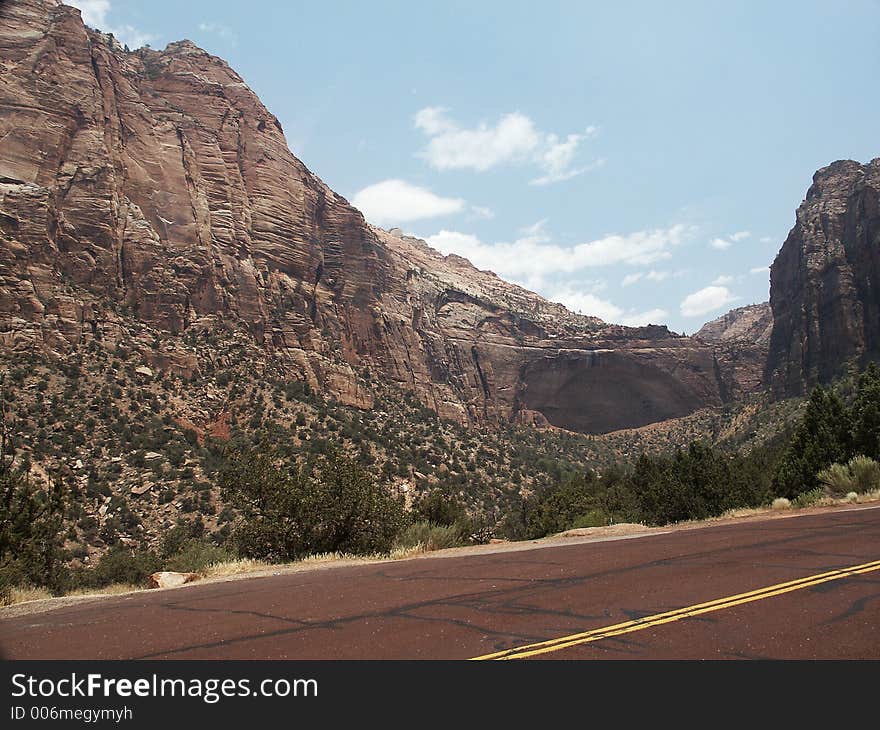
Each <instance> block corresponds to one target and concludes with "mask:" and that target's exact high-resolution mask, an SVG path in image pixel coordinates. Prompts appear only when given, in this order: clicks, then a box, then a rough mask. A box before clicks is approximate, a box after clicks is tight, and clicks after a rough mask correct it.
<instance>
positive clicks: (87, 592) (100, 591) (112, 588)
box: [64, 583, 146, 596]
mask: <svg viewBox="0 0 880 730" xmlns="http://www.w3.org/2000/svg"><path fill="white" fill-rule="evenodd" d="M143 590H146V588H145V587H144V586H136V585H134V584H133V583H112V584H111V585H109V586H104V587H103V588H76V589H74V590H72V591H70V592H69V593H65V594H64V595H65V596H118V595H119V594H120V593H133V592H134V591H143Z"/></svg>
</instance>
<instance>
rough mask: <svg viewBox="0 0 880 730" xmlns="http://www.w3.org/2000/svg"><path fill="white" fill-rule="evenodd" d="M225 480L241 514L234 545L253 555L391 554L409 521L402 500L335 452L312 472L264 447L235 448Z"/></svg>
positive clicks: (222, 475)
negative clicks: (241, 449)
mask: <svg viewBox="0 0 880 730" xmlns="http://www.w3.org/2000/svg"><path fill="white" fill-rule="evenodd" d="M276 462H278V463H276ZM220 485H221V488H222V489H223V493H224V495H225V498H226V499H227V501H229V502H231V504H232V505H233V506H234V507H236V508H238V510H239V512H240V515H241V517H240V519H239V521H238V524H237V525H236V527H235V533H234V535H235V543H236V545H237V546H238V549H239V551H240V552H241V554H242V555H243V556H245V557H250V558H257V559H261V560H275V561H287V560H294V559H297V558H300V557H303V556H305V555H309V554H315V553H328V552H345V553H353V554H364V553H374V552H387V551H388V550H390V549H391V547H392V545H393V543H394V540H395V538H396V537H397V535H398V534H399V533H400V531H401V530H402V529H403V527H404V524H405V521H406V519H405V514H404V510H403V502H402V500H398V499H395V498H394V497H393V496H392V495H391V494H390V493H389V492H388V491H387V490H386V489H385V487H384V486H382V485H381V484H380V483H379V482H377V481H376V480H375V479H373V478H372V476H371V475H370V474H368V473H367V472H366V471H365V470H364V469H363V467H361V466H360V465H359V464H358V463H357V462H356V461H354V460H352V459H349V458H348V457H346V456H343V455H342V454H340V453H338V452H335V451H333V450H331V451H330V453H329V454H328V456H327V457H326V458H325V459H323V460H322V461H320V462H317V463H312V464H311V465H310V466H309V468H307V469H300V468H299V467H298V466H297V465H296V464H295V463H290V462H287V463H285V462H284V461H283V460H282V459H280V457H278V456H277V454H275V453H273V452H271V451H269V450H267V449H265V448H263V449H258V450H256V451H255V452H252V453H248V452H246V451H235V452H231V453H230V454H229V455H228V459H227V461H226V464H225V465H224V467H223V469H222V470H221V473H220Z"/></svg>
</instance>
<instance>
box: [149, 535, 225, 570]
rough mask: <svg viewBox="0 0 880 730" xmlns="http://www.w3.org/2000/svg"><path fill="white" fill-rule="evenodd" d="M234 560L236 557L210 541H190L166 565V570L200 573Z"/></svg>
mask: <svg viewBox="0 0 880 730" xmlns="http://www.w3.org/2000/svg"><path fill="white" fill-rule="evenodd" d="M234 558H235V555H233V554H232V553H231V552H230V551H229V550H226V549H225V548H222V547H218V546H217V545H214V543H212V542H210V541H208V540H204V539H196V540H189V541H188V542H186V543H184V544H183V545H182V546H181V548H180V550H179V551H178V552H177V553H176V554H174V555H173V556H172V557H171V558H170V559H169V560H168V561H167V562H166V563H165V568H166V570H177V571H180V572H182V573H200V572H202V571H203V570H204V569H205V568H207V567H208V566H209V565H214V564H216V563H224V562H227V561H229V560H233V559H234Z"/></svg>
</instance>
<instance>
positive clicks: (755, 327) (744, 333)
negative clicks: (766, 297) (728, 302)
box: [694, 302, 773, 348]
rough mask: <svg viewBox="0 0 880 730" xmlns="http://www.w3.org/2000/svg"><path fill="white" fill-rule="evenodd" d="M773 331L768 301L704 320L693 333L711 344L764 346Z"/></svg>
mask: <svg viewBox="0 0 880 730" xmlns="http://www.w3.org/2000/svg"><path fill="white" fill-rule="evenodd" d="M772 331H773V312H772V310H771V309H770V303H769V302H762V303H761V304H749V305H748V306H746V307H737V308H736V309H731V310H730V311H729V312H728V313H727V314H723V315H721V316H720V317H718V319H713V320H712V321H711V322H706V324H704V325H703V326H702V327H701V328H700V330H699V331H698V332H697V333H696V334H695V335H694V337H696V338H697V339H700V340H703V341H704V342H709V343H711V344H713V345H722V344H726V343H742V344H752V345H757V346H760V347H764V348H766V347H767V346H768V345H769V343H770V333H771V332H772Z"/></svg>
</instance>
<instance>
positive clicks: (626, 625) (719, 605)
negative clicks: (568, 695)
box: [473, 560, 880, 661]
mask: <svg viewBox="0 0 880 730" xmlns="http://www.w3.org/2000/svg"><path fill="white" fill-rule="evenodd" d="M874 570H880V560H875V561H873V562H871V563H863V564H862V565H853V566H851V567H849V568H839V569H837V570H829V571H828V572H827V573H819V574H818V575H811V576H808V577H806V578H798V579H797V580H792V581H788V582H787V583H777V584H776V585H772V586H766V587H764V588H758V589H756V590H754V591H749V592H748V593H739V594H737V595H735V596H728V597H727V598H716V599H715V600H714V601H708V602H706V603H698V604H695V605H693V606H686V607H685V608H677V609H675V610H673V611H666V612H664V613H656V614H654V615H653V616H645V617H644V618H639V619H634V620H633V621H625V622H623V623H620V624H614V625H613V626H606V627H604V628H601V629H592V630H591V631H584V632H581V633H579V634H570V635H569V636H561V637H559V638H558V639H548V640H547V641H539V642H537V643H535V644H526V645H525V646H519V647H515V648H513V649H505V650H504V651H498V652H495V653H494V654H484V655H483V656H478V657H473V660H474V661H482V660H486V659H527V658H528V657H532V656H538V655H539V654H549V653H550V652H554V651H560V650H561V649H567V648H569V647H572V646H579V645H581V644H589V643H590V642H593V641H599V640H601V639H608V638H610V637H612V636H620V635H621V634H630V633H632V632H633V631H642V630H643V629H647V628H651V627H652V626H660V625H662V624H668V623H672V622H673V621H680V620H681V619H683V618H691V617H693V616H700V615H702V614H704V613H712V612H713V611H720V610H722V609H724V608H732V607H733V606H739V605H742V604H743V603H752V602H753V601H761V600H763V599H765V598H772V597H773V596H779V595H782V594H783V593H791V592H792V591H799V590H801V589H803V588H811V587H812V586H817V585H821V584H822V583H828V582H830V581H833V580H840V579H842V578H849V577H850V576H853V575H860V574H862V573H870V572H871V571H874Z"/></svg>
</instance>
